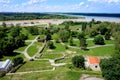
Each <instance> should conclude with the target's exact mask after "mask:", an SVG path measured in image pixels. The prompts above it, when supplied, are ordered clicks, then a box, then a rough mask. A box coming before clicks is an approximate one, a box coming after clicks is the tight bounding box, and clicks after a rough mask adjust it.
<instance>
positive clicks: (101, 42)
mask: <svg viewBox="0 0 120 80" xmlns="http://www.w3.org/2000/svg"><path fill="white" fill-rule="evenodd" d="M93 42H94V43H95V44H98V45H104V44H105V43H104V39H103V37H102V36H97V37H95V38H94V40H93Z"/></svg>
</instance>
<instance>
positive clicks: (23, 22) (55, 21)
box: [0, 15, 120, 26]
mask: <svg viewBox="0 0 120 80" xmlns="http://www.w3.org/2000/svg"><path fill="white" fill-rule="evenodd" d="M77 16H78V15H77ZM78 17H80V16H78ZM83 17H85V19H82V18H79V19H40V20H16V21H5V23H6V24H8V25H9V24H14V25H16V24H20V25H25V26H32V25H37V24H49V23H52V24H60V23H62V22H64V21H78V22H79V21H91V20H92V19H93V18H94V19H95V20H96V21H108V22H116V23H120V18H117V17H96V16H83ZM31 22H34V23H35V24H31ZM2 23H3V21H0V25H1V24H2Z"/></svg>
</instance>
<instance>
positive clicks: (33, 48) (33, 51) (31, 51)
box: [27, 42, 42, 57]
mask: <svg viewBox="0 0 120 80" xmlns="http://www.w3.org/2000/svg"><path fill="white" fill-rule="evenodd" d="M41 46H42V43H40V42H35V43H34V44H33V45H32V46H31V47H29V48H28V50H27V52H28V54H29V55H30V56H31V57H32V56H33V55H35V54H36V53H37V52H38V50H39V48H40V47H41Z"/></svg>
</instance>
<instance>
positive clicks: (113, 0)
mask: <svg viewBox="0 0 120 80" xmlns="http://www.w3.org/2000/svg"><path fill="white" fill-rule="evenodd" d="M88 1H91V2H108V3H112V2H113V3H118V2H120V0H88Z"/></svg>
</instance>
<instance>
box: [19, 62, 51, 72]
mask: <svg viewBox="0 0 120 80" xmlns="http://www.w3.org/2000/svg"><path fill="white" fill-rule="evenodd" d="M52 68H53V67H52V66H51V65H50V63H49V61H46V60H40V61H29V62H26V63H25V64H24V65H23V66H22V67H20V69H19V70H17V72H25V71H38V70H48V69H52Z"/></svg>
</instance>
